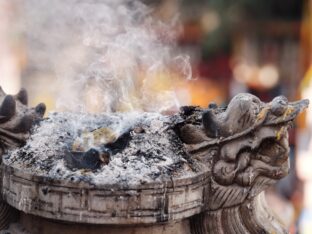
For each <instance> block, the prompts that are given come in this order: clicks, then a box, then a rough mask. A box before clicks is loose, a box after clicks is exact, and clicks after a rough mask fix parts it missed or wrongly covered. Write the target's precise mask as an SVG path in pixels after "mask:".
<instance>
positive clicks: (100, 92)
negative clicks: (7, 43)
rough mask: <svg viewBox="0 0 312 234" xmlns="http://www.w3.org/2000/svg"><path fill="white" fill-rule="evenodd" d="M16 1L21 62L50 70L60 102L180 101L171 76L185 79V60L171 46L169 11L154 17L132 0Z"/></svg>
mask: <svg viewBox="0 0 312 234" xmlns="http://www.w3.org/2000/svg"><path fill="white" fill-rule="evenodd" d="M20 3H21V6H22V7H21V9H22V10H21V13H22V17H21V25H22V28H23V29H24V30H23V31H24V33H25V39H26V41H27V44H28V54H29V56H28V57H29V61H28V62H29V64H33V66H34V67H36V69H42V70H49V71H53V72H54V73H55V74H56V76H57V81H56V82H57V86H56V87H57V97H58V99H57V108H58V109H59V110H67V111H79V112H88V111H97V112H115V111H133V110H139V111H151V112H163V111H166V110H176V109H177V107H178V106H179V103H178V100H177V98H176V95H175V90H174V89H175V87H174V83H175V82H176V78H175V77H179V78H186V79H190V78H191V68H190V64H189V61H188V57H187V56H183V55H176V54H175V53H174V49H173V48H174V47H173V45H174V41H175V36H176V28H177V27H176V26H177V21H176V19H173V20H172V21H171V22H170V23H168V22H167V23H163V22H160V21H159V20H155V19H154V18H153V17H152V13H153V10H152V9H151V8H149V7H147V6H146V5H144V4H143V3H142V2H140V1H136V0H102V1H100V0H88V1H82V0H66V1H65V0H53V1H51V0H40V1H37V0H25V1H21V2H20ZM173 71H175V72H173ZM47 88H48V87H47Z"/></svg>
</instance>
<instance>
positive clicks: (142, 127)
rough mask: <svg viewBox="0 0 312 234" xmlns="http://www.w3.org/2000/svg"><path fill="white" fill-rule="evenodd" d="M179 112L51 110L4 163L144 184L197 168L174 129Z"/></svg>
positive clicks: (58, 175)
mask: <svg viewBox="0 0 312 234" xmlns="http://www.w3.org/2000/svg"><path fill="white" fill-rule="evenodd" d="M179 121H182V116H180V115H179V114H177V115H173V116H163V115H161V114H156V113H118V114H105V115H91V114H74V113H51V114H50V115H49V116H48V117H47V118H46V119H44V120H43V121H41V122H40V123H39V124H38V125H37V126H35V127H34V128H33V130H32V134H31V137H30V138H29V139H28V141H27V142H26V144H25V145H24V146H23V147H21V148H19V149H16V150H14V151H11V152H8V154H7V155H6V156H5V157H4V160H5V161H6V164H8V165H11V166H12V167H14V168H18V169H21V170H23V171H26V172H29V173H32V174H35V175H39V176H47V177H49V178H53V179H62V180H70V181H71V182H76V181H77V182H79V181H84V182H88V183H91V184H95V185H97V184H115V183H123V184H125V185H126V184H144V183H147V182H150V181H162V180H164V179H168V178H171V177H188V176H191V175H193V174H194V173H196V170H195V169H194V168H195V166H194V162H192V161H191V160H190V159H189V157H188V154H187V153H186V151H185V149H184V145H183V143H182V141H181V140H180V138H179V136H178V135H177V134H176V132H175V126H176V124H177V123H178V122H179Z"/></svg>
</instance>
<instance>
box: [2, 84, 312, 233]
mask: <svg viewBox="0 0 312 234" xmlns="http://www.w3.org/2000/svg"><path fill="white" fill-rule="evenodd" d="M0 103H2V105H1V107H0V147H1V154H0V155H2V154H3V153H4V152H5V151H6V150H7V149H11V148H14V147H19V146H21V145H23V144H24V143H25V141H26V139H27V137H28V136H29V135H30V130H31V127H32V125H33V124H34V123H35V122H36V121H37V120H40V119H41V118H42V116H43V114H44V110H45V106H44V105H43V104H39V105H38V106H37V107H36V108H30V109H29V108H27V107H26V106H25V104H26V103H27V94H26V92H25V91H23V90H22V91H21V92H20V93H19V94H18V95H16V96H10V95H5V94H4V92H3V91H2V90H0ZM308 104H309V102H308V100H302V101H298V102H288V100H287V99H286V98H285V97H282V96H280V97H277V98H275V99H273V100H272V101H271V102H270V103H263V102H261V101H260V100H259V99H258V98H257V97H255V96H253V95H250V94H239V95H237V96H235V97H234V98H233V99H232V100H231V102H230V103H229V105H228V106H227V108H222V107H218V106H217V105H216V104H214V103H212V104H210V105H209V107H208V108H207V109H202V108H199V107H192V106H189V107H183V108H181V112H180V113H179V114H177V115H174V116H171V117H168V122H170V124H169V125H168V126H169V128H170V129H171V131H172V129H174V130H175V132H176V133H177V135H178V137H179V138H180V140H181V141H182V142H183V143H184V147H182V145H181V144H180V146H181V148H183V149H180V150H185V151H186V152H187V155H186V157H188V158H187V162H188V163H189V164H188V165H190V167H192V170H194V172H195V174H196V175H192V176H190V177H187V176H185V177H182V178H175V177H174V176H173V177H171V178H170V180H168V181H164V180H162V181H158V182H155V183H146V184H142V185H140V186H138V185H133V187H131V186H130V185H129V186H120V187H118V186H119V185H118V184H114V185H112V186H111V187H109V186H107V185H106V184H104V185H103V186H95V187H94V186H93V185H91V184H88V183H79V184H77V183H75V182H69V181H66V180H53V179H51V178H50V179H48V180H47V179H46V177H41V176H37V175H32V174H28V173H26V172H24V171H22V170H18V169H16V168H14V167H11V166H10V165H6V161H5V160H4V161H3V165H2V167H0V170H1V169H3V172H0V174H1V175H3V178H2V179H1V180H0V183H1V182H3V186H2V185H1V184H0V188H1V189H2V190H3V191H1V193H2V194H3V199H5V201H6V202H8V203H9V204H10V205H12V206H14V207H16V208H17V209H18V210H21V211H24V212H25V214H24V217H26V216H27V217H28V218H29V217H31V216H28V214H32V215H37V216H41V217H44V218H48V219H54V220H62V221H63V222H66V221H67V222H75V223H76V224H75V226H76V225H80V224H82V223H89V224H102V225H103V226H101V227H102V228H103V230H104V229H105V228H107V230H109V225H112V224H118V226H120V232H121V233H126V231H125V230H126V228H127V227H128V226H127V225H129V226H131V225H130V224H133V225H134V227H138V228H139V227H141V226H142V227H143V226H144V225H145V226H146V225H154V226H157V225H158V227H161V226H160V225H164V226H170V225H171V224H172V223H175V224H177V223H180V224H181V225H182V222H183V233H185V234H186V233H187V234H189V233H192V234H207V233H216V234H219V233H220V234H225V233H226V234H234V233H235V234H236V233H251V234H258V233H287V232H286V230H284V228H283V226H282V225H281V224H280V223H279V221H278V220H277V219H276V218H275V217H274V215H272V214H271V212H270V210H269V209H268V208H267V205H266V202H265V198H264V193H263V191H264V190H265V189H266V188H267V187H268V186H270V185H272V184H274V183H275V182H276V181H277V180H279V179H281V178H283V177H284V176H286V175H287V173H288V170H289V167H288V153H289V147H288V132H287V130H288V128H289V127H291V126H292V124H293V121H294V119H295V117H296V116H297V115H298V114H299V113H300V112H301V111H303V110H304V109H305V108H307V107H308ZM173 135H174V136H175V137H177V136H176V135H175V134H174V133H173ZM178 137H177V138H176V139H175V140H178V141H179V142H180V140H179V139H178ZM180 143H181V142H180ZM83 150H84V149H83ZM76 151H77V150H76ZM77 152H78V153H81V152H84V151H81V152H80V151H77ZM183 152H184V151H183ZM72 156H77V155H74V154H73V153H72V152H71V154H69V155H67V157H69V158H65V161H66V163H67V164H68V165H69V166H70V165H71V166H74V167H77V168H79V167H80V166H81V167H82V168H84V167H85V166H86V165H85V163H84V162H83V161H79V160H78V161H77V160H76V161H75V160H74V158H73V157H72ZM78 156H79V155H78ZM85 156H88V155H85ZM77 165H78V166H77ZM87 166H88V165H87ZM91 169H92V168H91ZM20 191H22V192H20ZM0 199H2V198H0ZM11 211H12V209H11V208H10V207H9V206H8V205H7V204H6V203H4V202H1V201H0V225H2V226H0V230H1V228H4V227H6V226H7V225H8V217H9V213H10V212H11ZM46 222H49V221H47V220H46ZM167 224H168V225H167ZM181 225H180V226H181ZM39 226H40V225H39ZM181 227H182V226H181ZM45 228H47V227H45ZM127 230H128V229H127ZM159 230H160V229H159ZM34 233H36V232H34ZM116 233H119V232H118V231H116ZM162 233H172V232H165V231H164V232H162ZM179 233H180V232H179ZM181 233H182V232H181Z"/></svg>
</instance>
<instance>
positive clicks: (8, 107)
mask: <svg viewBox="0 0 312 234" xmlns="http://www.w3.org/2000/svg"><path fill="white" fill-rule="evenodd" d="M27 102H28V96H27V92H26V90H24V89H22V90H21V91H19V93H18V94H16V95H15V96H12V95H6V94H5V93H4V91H3V90H2V89H1V87H0V103H1V106H0V164H1V162H2V155H3V154H4V153H5V152H7V150H8V149H13V148H15V147H20V146H22V145H23V144H24V143H25V142H26V140H27V138H28V137H29V136H30V129H31V127H32V126H33V124H35V123H36V122H37V121H38V120H40V119H41V118H42V117H43V115H44V112H45V109H46V108H45V105H44V104H42V103H41V104H39V105H37V106H36V107H35V108H28V107H27ZM1 174H2V173H1ZM1 190H2V178H1V180H0V191H1ZM15 214H16V211H15V210H14V209H13V208H11V207H10V206H9V205H7V204H6V203H5V202H3V201H2V196H0V230H2V229H4V228H7V227H8V225H9V222H10V220H11V219H14V216H15Z"/></svg>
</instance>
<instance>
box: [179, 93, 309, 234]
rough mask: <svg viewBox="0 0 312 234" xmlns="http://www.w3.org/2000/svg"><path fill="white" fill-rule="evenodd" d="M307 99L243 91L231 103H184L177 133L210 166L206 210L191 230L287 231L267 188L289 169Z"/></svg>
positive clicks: (203, 231) (195, 231) (191, 150)
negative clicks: (265, 98) (294, 130)
mask: <svg viewBox="0 0 312 234" xmlns="http://www.w3.org/2000/svg"><path fill="white" fill-rule="evenodd" d="M308 103H309V102H308V100H302V101H299V102H290V103H289V102H288V100H287V99H286V98H285V97H283V96H279V97H276V98H275V99H273V100H272V102H270V103H263V102H261V101H260V100H259V99H258V98H257V97H255V96H253V95H250V94H239V95H237V96H235V97H234V98H233V99H232V100H231V102H230V103H229V105H228V107H227V108H218V107H217V106H216V105H215V104H210V105H209V107H208V109H206V110H203V109H200V108H198V107H185V108H182V114H183V116H184V121H183V122H182V123H179V125H178V134H179V136H180V138H181V139H182V140H183V142H184V143H185V144H186V149H187V151H188V152H189V154H190V155H191V156H192V158H194V159H197V160H199V161H202V162H204V163H205V164H206V166H207V167H208V168H209V170H211V179H210V180H211V181H210V189H209V191H208V193H209V194H208V197H209V198H208V201H207V203H206V204H205V206H206V207H205V209H206V212H204V213H202V214H200V215H197V216H195V217H193V218H192V222H191V223H192V226H193V227H194V228H193V233H196V234H197V233H198V234H199V233H201V234H204V233H286V231H285V230H283V228H282V227H281V225H280V224H279V223H278V221H277V220H276V219H275V218H274V216H273V215H271V214H270V212H269V211H268V209H267V208H266V205H265V201H264V199H263V196H264V194H263V190H264V189H265V188H267V187H268V186H270V185H272V184H274V183H275V182H276V181H277V180H279V179H281V178H283V177H285V176H286V175H287V174H288V169H289V166H288V153H289V147H288V132H287V130H288V128H289V127H290V126H291V125H292V122H293V120H294V118H295V117H296V116H297V115H298V113H300V112H301V111H302V110H303V109H304V108H306V107H307V106H308Z"/></svg>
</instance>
